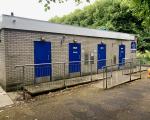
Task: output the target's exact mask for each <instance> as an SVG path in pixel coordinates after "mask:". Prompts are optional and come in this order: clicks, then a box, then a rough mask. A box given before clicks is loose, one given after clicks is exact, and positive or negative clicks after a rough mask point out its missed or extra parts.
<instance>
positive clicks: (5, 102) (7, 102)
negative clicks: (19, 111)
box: [0, 87, 13, 108]
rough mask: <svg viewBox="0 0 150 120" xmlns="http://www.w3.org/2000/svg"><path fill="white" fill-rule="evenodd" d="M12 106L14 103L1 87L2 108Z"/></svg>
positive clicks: (0, 102)
mask: <svg viewBox="0 0 150 120" xmlns="http://www.w3.org/2000/svg"><path fill="white" fill-rule="evenodd" d="M12 104H13V101H12V100H11V99H10V97H9V96H8V95H7V93H6V92H5V91H4V90H3V89H2V88H1V87H0V108H1V107H5V106H7V105H12Z"/></svg>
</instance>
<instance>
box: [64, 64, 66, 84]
mask: <svg viewBox="0 0 150 120" xmlns="http://www.w3.org/2000/svg"><path fill="white" fill-rule="evenodd" d="M65 67H66V63H65V62H64V87H66V80H65V71H66V69H65Z"/></svg>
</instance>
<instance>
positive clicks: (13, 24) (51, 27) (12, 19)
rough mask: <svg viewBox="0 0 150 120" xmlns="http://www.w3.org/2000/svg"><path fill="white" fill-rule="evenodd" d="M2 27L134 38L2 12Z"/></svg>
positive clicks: (125, 34) (133, 38)
mask: <svg viewBox="0 0 150 120" xmlns="http://www.w3.org/2000/svg"><path fill="white" fill-rule="evenodd" d="M2 28H10V29H20V30H31V31H42V32H50V33H60V34H71V35H80V36H89V37H100V38H111V39H124V40H135V35H134V34H128V33H121V32H113V31H105V30H96V29H90V28H85V27H78V26H71V25H64V24H57V23H50V22H48V21H42V20H35V19H29V18H23V17H16V16H10V15H4V14H3V15H2V16H1V17H0V29H2Z"/></svg>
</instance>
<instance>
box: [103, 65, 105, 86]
mask: <svg viewBox="0 0 150 120" xmlns="http://www.w3.org/2000/svg"><path fill="white" fill-rule="evenodd" d="M104 87H105V67H103V89H104Z"/></svg>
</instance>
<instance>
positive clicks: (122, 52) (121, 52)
mask: <svg viewBox="0 0 150 120" xmlns="http://www.w3.org/2000/svg"><path fill="white" fill-rule="evenodd" d="M125 51H126V48H125V45H123V44H121V45H119V66H122V65H124V59H125Z"/></svg>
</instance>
